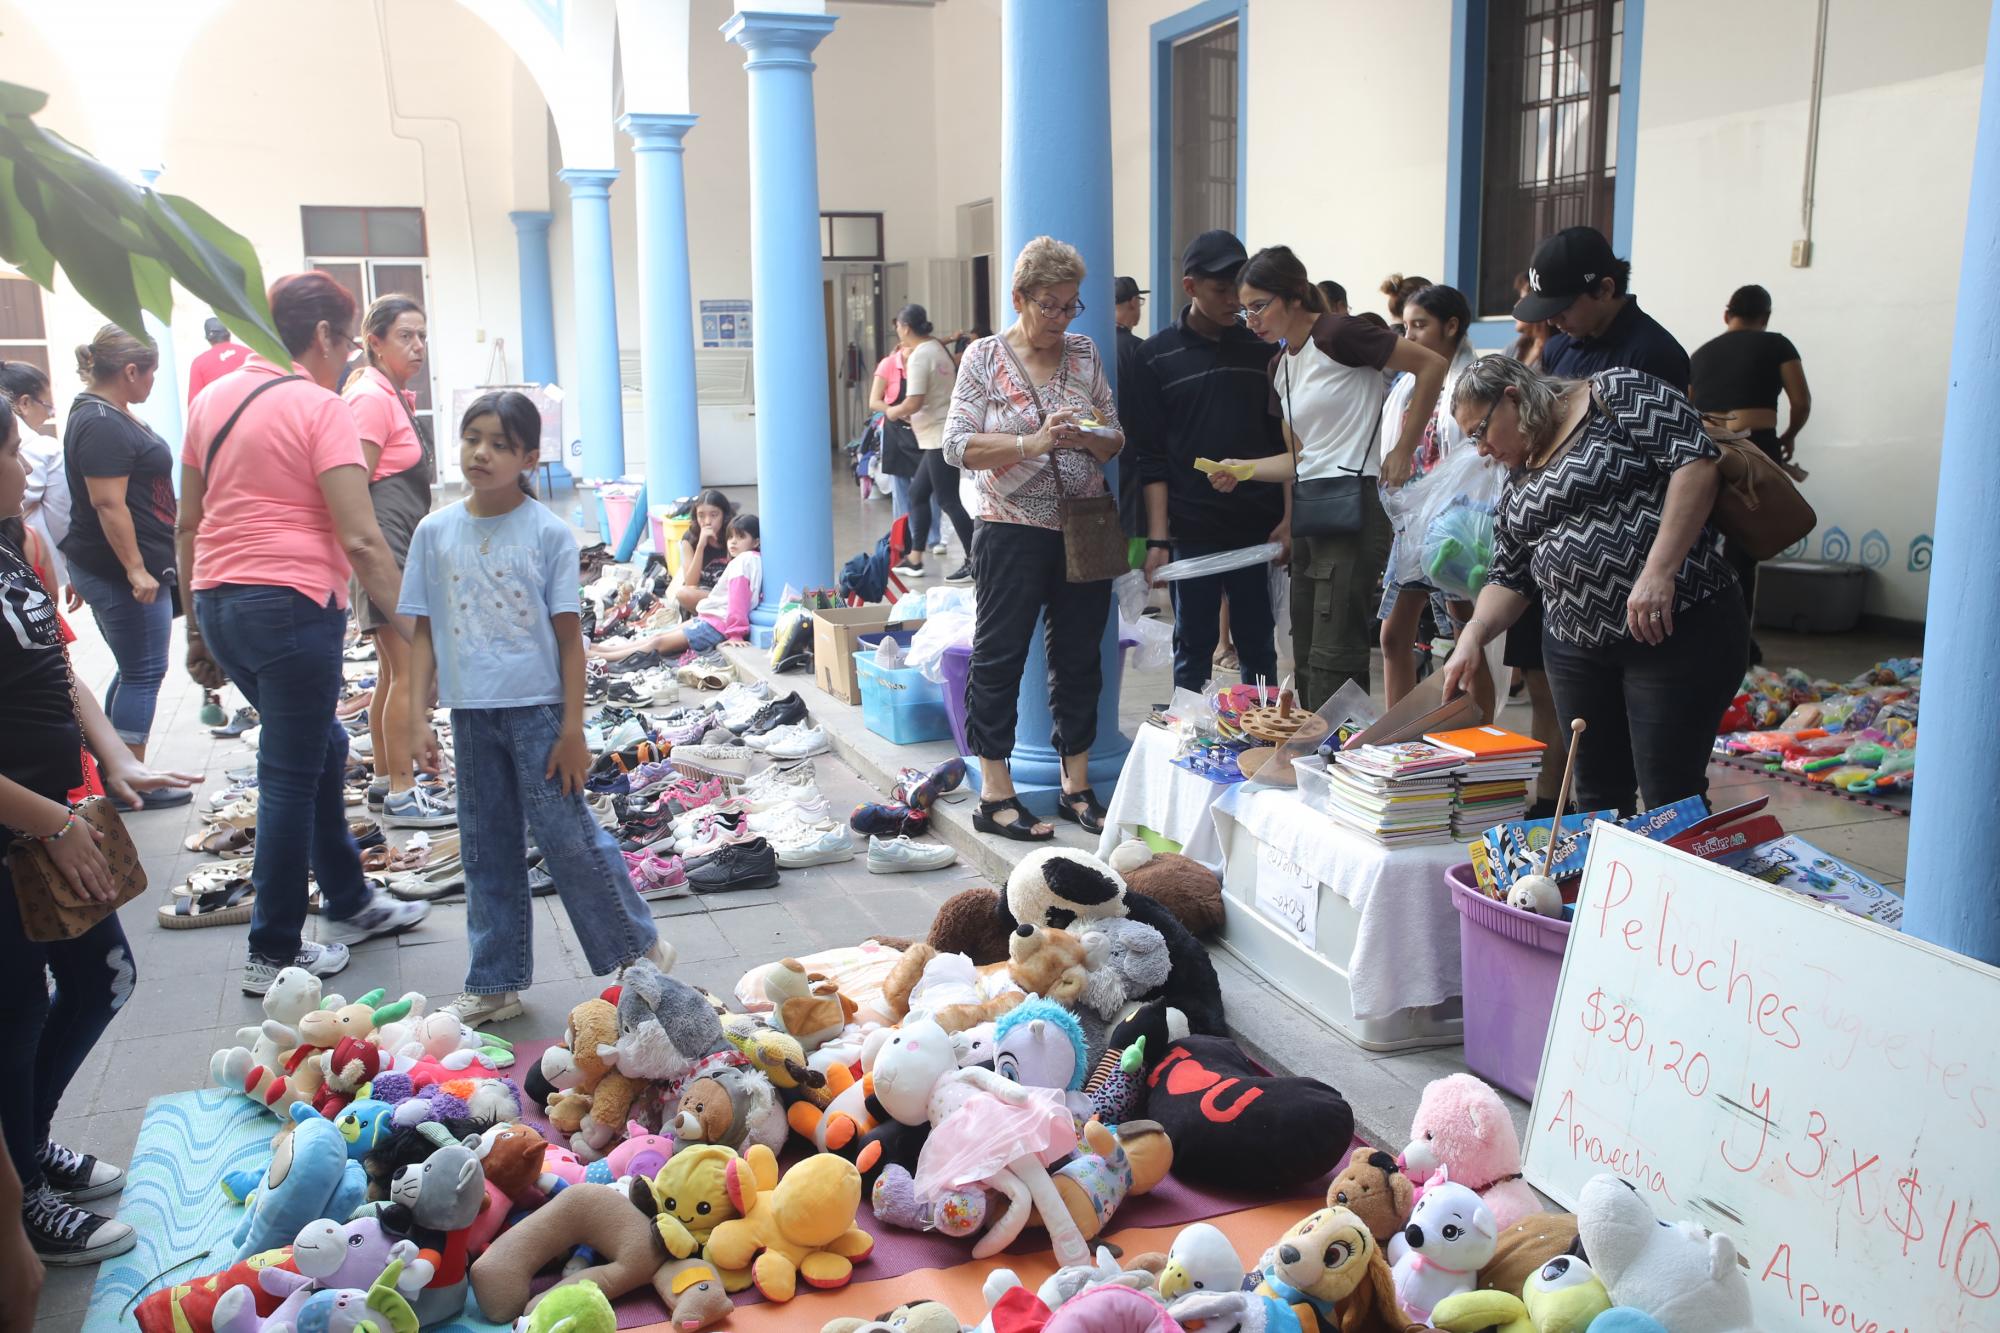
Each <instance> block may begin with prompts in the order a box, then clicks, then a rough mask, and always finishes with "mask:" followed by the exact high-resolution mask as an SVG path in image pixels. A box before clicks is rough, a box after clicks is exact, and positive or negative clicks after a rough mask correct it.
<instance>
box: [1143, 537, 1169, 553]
mask: <svg viewBox="0 0 2000 1333" xmlns="http://www.w3.org/2000/svg"><path fill="white" fill-rule="evenodd" d="M1146 549H1147V550H1149V551H1171V550H1173V549H1174V544H1173V543H1172V542H1169V541H1162V540H1160V539H1159V538H1158V537H1148V538H1146Z"/></svg>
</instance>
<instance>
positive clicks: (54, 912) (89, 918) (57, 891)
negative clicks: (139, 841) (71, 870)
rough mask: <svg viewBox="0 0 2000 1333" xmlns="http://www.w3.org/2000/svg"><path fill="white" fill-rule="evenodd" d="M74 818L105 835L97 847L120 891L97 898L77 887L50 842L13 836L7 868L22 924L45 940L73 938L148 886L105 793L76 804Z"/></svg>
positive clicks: (136, 854) (34, 936)
mask: <svg viewBox="0 0 2000 1333" xmlns="http://www.w3.org/2000/svg"><path fill="white" fill-rule="evenodd" d="M76 817H77V818H78V819H79V820H81V821H82V822H84V823H85V824H88V825H90V826H91V827H92V828H94V829H96V830H97V831H98V832H99V833H101V834H103V835H104V840H103V841H102V842H100V843H98V844H97V850H99V851H100V852H103V853H104V859H105V860H107V861H109V862H110V863H111V881H112V883H113V884H114V885H116V886H117V889H118V896H117V897H116V898H115V899H114V900H113V901H111V902H108V903H107V902H99V901H98V900H97V899H95V898H92V897H89V896H88V895H86V894H85V893H84V892H83V890H81V889H79V888H76V887H75V886H73V885H72V884H71V883H70V882H69V877H68V876H66V875H64V874H63V872H62V867H60V866H58V865H57V864H56V862H55V858H54V857H53V856H51V855H49V849H48V845H47V844H46V843H43V842H41V841H39V840H37V839H34V838H17V839H15V840H14V845H13V846H12V847H10V848H9V849H8V851H7V871H8V873H9V874H11V875H12V876H13V877H14V901H15V903H16V904H17V905H18V906H19V907H20V909H21V928H22V930H23V931H24V932H25V933H26V934H27V936H28V938H29V939H31V940H36V941H39V942H40V943H43V944H49V943H53V942H55V941H57V940H73V939H75V938H76V937H77V936H79V935H81V934H83V933H84V932H85V931H87V930H89V929H90V928H91V927H92V926H95V925H96V924H97V923H98V922H100V921H102V920H104V918H105V917H107V916H110V915H111V914H112V913H113V912H115V911H117V910H118V909H119V908H120V907H123V906H124V905H125V904H126V903H129V902H131V901H132V900H133V899H134V898H136V897H138V896H139V895H140V894H142V893H144V892H145V891H146V868H145V867H144V866H142V865H141V864H139V849H138V848H137V847H135V846H133V845H132V835H131V834H130V833H127V832H126V831H125V821H123V820H122V819H120V818H119V817H118V808H117V806H115V805H113V804H112V802H111V798H110V797H108V796H93V797H91V798H90V799H88V800H86V801H84V802H83V803H82V804H80V805H78V806H77V807H76Z"/></svg>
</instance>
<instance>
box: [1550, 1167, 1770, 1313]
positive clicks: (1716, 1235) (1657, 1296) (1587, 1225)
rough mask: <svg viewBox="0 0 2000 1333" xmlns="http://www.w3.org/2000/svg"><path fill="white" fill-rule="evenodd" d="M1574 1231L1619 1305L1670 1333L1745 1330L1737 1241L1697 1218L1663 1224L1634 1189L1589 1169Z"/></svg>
mask: <svg viewBox="0 0 2000 1333" xmlns="http://www.w3.org/2000/svg"><path fill="white" fill-rule="evenodd" d="M1576 1228H1577V1236H1578V1238H1579V1239H1581V1240H1582V1241H1583V1248H1584V1252H1585V1253H1587V1254H1588V1255H1589V1256H1590V1264H1591V1267H1592V1268H1593V1269H1595V1270H1596V1272H1597V1276H1598V1277H1600V1278H1602V1279H1604V1285H1605V1287H1606V1289H1607V1290H1609V1291H1610V1293H1611V1299H1612V1300H1614V1301H1616V1302H1617V1303H1618V1304H1619V1305H1622V1306H1630V1307H1632V1308H1633V1309H1635V1310H1638V1311H1640V1312H1641V1313H1643V1314H1649V1315H1651V1316H1652V1317H1653V1318H1655V1319H1657V1320H1659V1321H1660V1323H1661V1324H1663V1325H1664V1326H1665V1327H1666V1329H1667V1333H1745V1331H1746V1330H1749V1329H1750V1328H1751V1322H1750V1284H1749V1281H1748V1280H1747V1279H1746V1278H1745V1277H1744V1276H1743V1270H1742V1268H1741V1267H1740V1266H1739V1265H1738V1264H1737V1262H1736V1244H1735V1242H1734V1241H1732V1240H1730V1238H1729V1237H1728V1236H1725V1235H1723V1234H1722V1233H1721V1232H1717V1231H1708V1230H1705V1229H1703V1228H1701V1227H1698V1226H1696V1225H1695V1224H1694V1223H1692V1222H1672V1223H1666V1224H1664V1225H1663V1224H1662V1223H1661V1222H1660V1220H1659V1219H1658V1218H1657V1217H1655V1216H1654V1215H1653V1210H1652V1208H1651V1207H1650V1206H1649V1205H1648V1204H1647V1202H1646V1201H1645V1200H1644V1199H1642V1198H1640V1197H1639V1193H1638V1191H1637V1190H1635V1189H1633V1188H1632V1186H1631V1185H1629V1184H1627V1183H1626V1182H1624V1181H1622V1180H1620V1179H1619V1178H1618V1177H1616V1176H1613V1175H1608V1174H1607V1175H1596V1176H1592V1177H1591V1178H1590V1179H1589V1180H1588V1181H1587V1182H1585V1184H1584V1187H1583V1192H1582V1194H1581V1195H1580V1196H1579V1197H1578V1198H1577V1203H1576Z"/></svg>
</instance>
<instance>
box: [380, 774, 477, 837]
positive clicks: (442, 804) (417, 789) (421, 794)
mask: <svg viewBox="0 0 2000 1333" xmlns="http://www.w3.org/2000/svg"><path fill="white" fill-rule="evenodd" d="M382 822H383V824H385V825H387V826H388V827H390V828H455V827H457V825H458V793H457V792H456V791H455V790H453V789H450V788H447V787H443V786H427V785H425V784H424V783H421V782H419V783H417V784H416V785H415V786H413V787H410V788H409V789H407V790H405V791H391V792H385V793H383V796H382Z"/></svg>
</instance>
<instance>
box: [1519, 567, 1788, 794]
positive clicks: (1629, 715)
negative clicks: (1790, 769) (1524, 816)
mask: <svg viewBox="0 0 2000 1333" xmlns="http://www.w3.org/2000/svg"><path fill="white" fill-rule="evenodd" d="M1749 639H1750V621H1749V617H1748V616H1747V615H1745V614H1744V611H1743V598H1742V597H1741V596H1739V595H1738V594H1737V592H1736V590H1735V589H1734V588H1727V589H1724V590H1723V591H1721V592H1718V593H1716V594H1715V595H1714V596H1713V597H1710V598H1709V599H1708V600H1707V601H1705V602H1698V603H1696V604H1695V605H1693V606H1691V607H1689V608H1687V610H1685V611H1682V612H1679V613H1677V614H1676V615H1675V616H1674V632H1673V633H1672V634H1669V635H1668V636H1667V640H1666V642H1665V643H1662V644H1660V645H1658V646H1657V647H1650V646H1648V645H1646V644H1643V643H1640V642H1639V641H1638V640H1637V639H1632V638H1621V639H1618V640H1615V641H1614V642H1612V643H1609V644H1606V645H1604V646H1603V647H1599V648H1579V647H1577V646H1575V645H1574V644H1568V643H1564V642H1562V641H1561V640H1559V639H1557V638H1556V637H1555V636H1553V635H1550V634H1547V633H1546V632H1545V633H1544V634H1543V636H1542V657H1543V660H1544V661H1545V663H1546V664H1547V665H1546V670H1547V671H1548V673H1549V688H1550V689H1551V690H1552V691H1554V693H1555V698H1556V713H1557V714H1558V715H1559V716H1560V717H1561V718H1562V724H1563V730H1564V731H1568V730H1569V725H1570V723H1571V721H1572V720H1574V719H1576V718H1579V717H1580V718H1583V719H1584V720H1585V721H1587V722H1588V723H1589V724H1590V726H1589V729H1588V730H1586V731H1585V732H1584V733H1583V737H1582V739H1581V740H1580V741H1579V742H1578V745H1577V750H1576V790H1575V796H1576V809H1578V810H1581V811H1586V812H1588V811H1591V810H1616V811H1618V813H1619V814H1621V815H1629V814H1632V813H1634V812H1635V810H1636V809H1637V807H1635V806H1634V804H1633V799H1632V789H1633V787H1634V786H1635V785H1636V786H1637V787H1638V789H1639V791H1640V793H1641V795H1642V796H1643V797H1644V799H1645V807H1644V808H1646V809H1649V810H1650V809H1653V808H1655V807H1657V806H1662V805H1667V804H1669V803H1670V802H1673V801H1678V800H1680V799H1682V798H1683V797H1687V796H1705V795H1707V794H1708V758H1709V752H1710V749H1711V748H1712V747H1713V745H1714V743H1715V724H1716V723H1718V722H1720V721H1721V720H1722V713H1723V710H1724V709H1726V708H1727V707H1729V701H1730V700H1731V699H1733V698H1735V696H1736V691H1737V688H1738V686H1740V685H1741V684H1742V681H1743V658H1744V654H1745V652H1746V651H1747V647H1748V643H1749Z"/></svg>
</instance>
